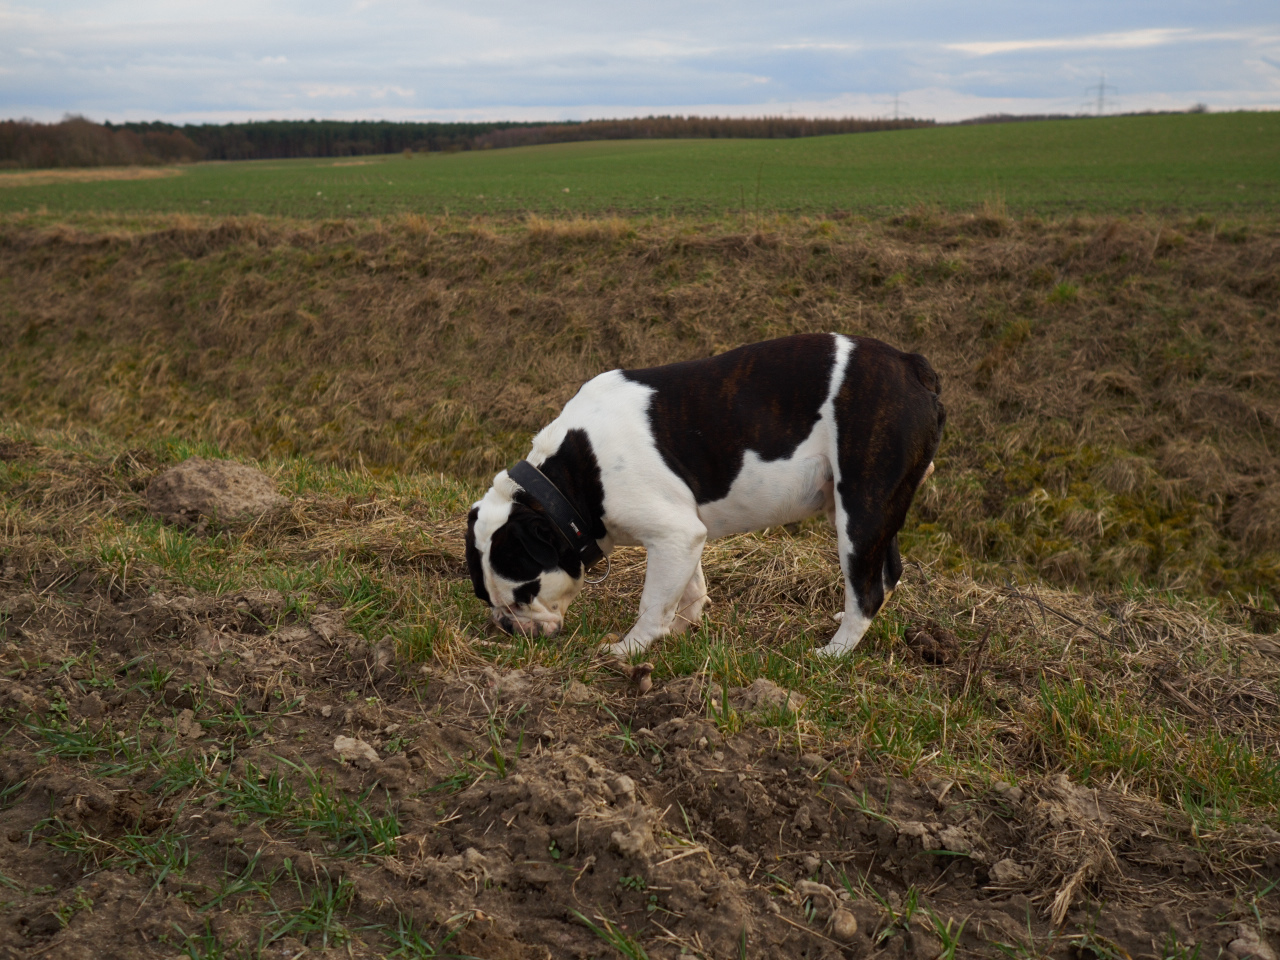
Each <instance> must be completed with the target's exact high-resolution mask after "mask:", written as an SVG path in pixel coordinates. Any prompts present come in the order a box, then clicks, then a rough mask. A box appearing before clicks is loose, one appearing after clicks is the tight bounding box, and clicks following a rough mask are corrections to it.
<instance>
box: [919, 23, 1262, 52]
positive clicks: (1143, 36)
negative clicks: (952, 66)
mask: <svg viewBox="0 0 1280 960" xmlns="http://www.w3.org/2000/svg"><path fill="white" fill-rule="evenodd" d="M1267 40H1274V38H1273V37H1266V36H1259V35H1257V34H1248V33H1200V32H1197V31H1195V30H1192V29H1190V28H1188V27H1155V28H1151V29H1146V30H1127V31H1124V32H1122V33H1094V34H1090V35H1088V36H1083V37H1053V38H1050V39H1045V40H994V41H978V42H972V43H947V44H944V45H943V46H944V47H945V48H946V49H947V50H955V51H958V52H960V53H968V54H972V55H973V56H978V57H988V56H991V55H992V54H997V53H1023V52H1026V51H1032V50H1045V51H1048V50H1137V49H1142V48H1144V47H1163V46H1167V45H1169V44H1172V43H1191V42H1199V43H1204V42H1208V41H1227V42H1231V41H1235V42H1258V41H1262V42H1265V41H1267Z"/></svg>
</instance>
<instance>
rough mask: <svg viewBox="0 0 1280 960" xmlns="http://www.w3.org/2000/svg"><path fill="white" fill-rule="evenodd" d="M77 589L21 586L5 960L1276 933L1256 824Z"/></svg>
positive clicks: (1024, 944)
mask: <svg viewBox="0 0 1280 960" xmlns="http://www.w3.org/2000/svg"><path fill="white" fill-rule="evenodd" d="M65 572H66V571H65V570H64V569H61V568H60V567H59V563H58V561H57V559H56V558H53V557H43V558H39V557H36V558H33V557H26V558H25V560H24V563H23V566H22V568H21V571H19V568H18V567H17V566H15V565H13V564H9V565H6V566H5V567H4V568H3V578H0V610H3V611H4V612H3V616H2V623H0V633H2V634H3V640H2V641H0V643H2V647H0V665H2V667H3V679H2V680H0V702H2V703H3V711H4V713H5V716H6V718H7V720H8V721H9V723H10V726H9V729H8V730H7V731H6V733H5V734H4V735H3V737H2V738H0V743H2V745H3V746H2V751H3V752H2V753H0V797H2V798H3V804H4V809H3V811H2V812H0V837H3V838H7V839H6V840H0V875H3V877H4V882H5V883H6V885H8V886H9V887H10V889H11V890H12V891H13V895H12V896H10V897H8V898H7V902H6V903H5V904H4V905H2V906H0V952H2V953H3V955H5V956H14V957H16V956H27V955H35V954H37V953H39V954H41V955H45V956H56V957H67V958H76V957H85V958H89V957H129V958H138V957H157V958H159V957H170V956H173V955H174V953H175V951H187V952H188V953H189V955H192V956H210V955H222V954H219V953H217V951H218V950H223V951H226V952H227V955H231V953H232V952H234V951H241V952H242V953H243V954H244V955H255V956H256V955H259V952H260V951H264V950H266V949H267V948H268V947H269V948H270V955H273V956H274V955H281V956H294V955H296V954H298V953H299V952H300V951H303V950H305V949H307V948H311V949H313V950H319V949H323V948H325V947H326V946H327V947H330V948H333V947H340V948H342V950H343V952H344V953H349V955H351V956H381V955H386V954H387V953H388V952H390V951H391V950H393V949H397V948H404V950H405V951H406V955H414V954H412V953H411V952H410V946H408V945H411V944H414V943H417V944H419V945H421V944H423V943H428V942H429V943H432V944H434V945H435V946H436V947H438V948H439V949H440V950H441V952H442V953H444V954H446V955H447V954H449V953H450V952H453V953H456V954H459V955H469V956H476V957H485V958H493V960H504V958H557V960H558V958H565V957H578V958H588V957H602V956H612V955H623V956H629V957H639V956H648V957H652V958H664V960H666V958H672V960H674V958H675V957H677V956H690V955H691V956H703V957H714V958H720V957H739V956H743V955H747V956H760V955H775V956H785V957H809V958H819V957H830V958H835V957H863V956H869V955H877V956H884V957H893V958H897V957H908V958H920V960H924V958H934V957H937V956H939V955H944V954H946V952H947V951H949V950H953V948H955V949H958V950H960V951H962V952H969V953H980V954H984V955H990V954H994V953H995V952H996V951H997V949H1004V948H1003V947H1000V945H1001V944H1003V945H1006V947H1007V948H1008V949H1012V950H1025V951H1027V953H1028V955H1032V953H1034V952H1036V951H1040V952H1042V953H1045V954H1050V955H1055V956H1063V957H1067V956H1070V957H1080V956H1086V955H1094V956H1104V955H1107V954H1105V953H1103V952H1102V951H1103V950H1104V949H1109V950H1113V951H1115V952H1114V953H1113V954H1112V955H1125V954H1127V955H1130V956H1140V955H1150V954H1152V953H1153V952H1157V951H1159V950H1161V949H1165V948H1166V947H1167V946H1168V944H1170V943H1177V944H1183V945H1188V946H1189V945H1192V944H1195V945H1197V946H1198V948H1199V950H1200V951H1201V955H1202V956H1213V955H1216V954H1217V952H1218V951H1219V949H1226V948H1227V947H1228V945H1229V944H1236V943H1237V941H1242V940H1245V941H1247V944H1254V945H1256V949H1257V950H1259V951H1261V950H1263V949H1269V947H1267V945H1266V939H1267V937H1268V936H1269V935H1270V934H1272V933H1274V932H1275V931H1276V930H1277V929H1280V910H1278V908H1277V904H1276V902H1275V897H1274V896H1273V895H1270V894H1268V895H1266V896H1261V895H1252V894H1245V895H1244V896H1243V898H1242V897H1241V896H1238V895H1237V894H1236V893H1235V890H1236V889H1238V888H1236V887H1232V886H1230V883H1233V882H1235V883H1240V882H1243V880H1244V879H1247V877H1248V876H1250V874H1249V870H1248V867H1250V866H1252V867H1253V868H1256V869H1258V870H1260V871H1266V870H1272V871H1273V870H1274V869H1275V868H1276V867H1280V834H1277V833H1275V831H1272V830H1270V829H1269V828H1267V827H1262V826H1259V827H1256V828H1250V829H1251V830H1252V831H1253V832H1252V833H1251V834H1249V835H1248V836H1242V835H1237V836H1236V837H1235V839H1234V840H1233V841H1232V842H1233V843H1235V844H1236V846H1235V847H1230V844H1228V843H1227V841H1226V840H1225V839H1224V840H1223V841H1222V843H1218V842H1217V841H1216V840H1215V838H1213V837H1209V838H1206V837H1198V838H1197V837H1193V836H1192V835H1191V833H1190V831H1188V830H1187V829H1185V826H1182V825H1179V824H1177V823H1172V822H1170V821H1169V820H1168V817H1167V813H1166V812H1163V811H1158V810H1155V809H1154V808H1151V807H1147V806H1143V805H1142V804H1141V803H1139V802H1137V801H1135V800H1133V799H1132V798H1131V797H1128V796H1126V795H1125V794H1124V793H1123V792H1120V791H1114V790H1108V789H1102V788H1099V789H1086V788H1084V787H1082V786H1081V785H1079V784H1075V783H1073V782H1071V781H1070V780H1069V779H1068V778H1067V777H1065V776H1063V775H1060V774H1059V775H1053V776H1050V777H1047V778H1045V779H1043V780H1041V781H1039V782H1035V783H1031V784H1027V785H1024V786H1023V787H1018V786H1012V785H1009V784H1006V783H994V784H975V783H959V782H955V781H952V780H945V779H929V780H927V781H922V780H917V779H913V778H910V777H903V776H901V775H894V774H893V773H891V772H889V771H885V770H880V769H877V768H876V767H875V765H874V764H871V763H869V762H868V763H866V764H860V763H859V762H858V761H857V760H853V761H850V760H849V755H848V752H847V751H838V752H837V751H827V752H822V753H814V752H803V753H802V752H799V751H798V750H797V749H796V747H795V745H794V740H791V739H789V737H788V735H787V733H786V728H785V727H781V726H772V727H770V726H760V725H758V723H757V722H756V721H757V720H763V719H764V718H767V717H769V716H773V717H774V718H775V719H776V717H777V716H778V715H779V712H781V713H783V714H785V715H788V716H792V717H794V718H796V722H801V721H802V720H803V718H804V716H805V711H806V710H807V709H808V706H807V705H806V704H805V703H804V701H803V699H802V698H800V697H799V696H798V695H796V694H794V693H792V692H790V691H787V690H786V689H784V688H781V687H779V686H778V685H776V684H773V683H770V682H769V681H760V680H757V681H756V682H755V683H753V684H752V685H751V686H749V687H731V688H728V689H727V690H725V689H724V688H722V687H720V686H718V685H716V684H713V683H709V682H708V680H707V678H705V677H704V676H703V675H701V674H698V675H692V676H685V677H678V678H670V679H665V680H660V681H658V682H657V683H655V684H654V685H653V688H652V690H651V691H649V692H647V693H644V694H637V692H636V688H635V686H634V685H633V684H631V683H630V682H629V681H628V679H627V678H626V677H623V676H617V677H616V679H614V680H607V679H605V680H600V679H599V678H601V677H604V678H607V677H610V676H612V674H610V673H609V672H607V671H601V672H599V673H598V674H595V675H593V676H595V677H596V678H597V681H598V682H595V683H592V684H589V685H588V684H586V683H583V682H582V679H580V678H579V677H577V676H574V675H572V674H568V673H566V672H565V671H559V670H554V669H549V668H546V667H542V666H536V665H535V666H529V667H525V668H515V669H512V668H498V667H495V666H491V665H490V666H459V667H453V668H448V667H445V666H444V665H442V664H435V665H429V666H427V667H424V668H421V669H420V668H418V667H417V666H415V665H413V664H409V663H406V662H403V661H397V660H396V659H395V658H394V655H393V654H392V653H390V652H389V648H388V647H386V646H385V645H370V644H369V643H368V642H367V641H366V640H364V639H362V638H360V637H359V636H357V635H356V634H355V633H353V632H352V631H351V630H350V628H349V627H348V626H347V622H346V615H345V614H344V612H343V611H342V610H338V609H317V610H313V611H311V612H310V613H309V614H307V615H305V616H302V617H299V616H298V615H297V612H296V610H293V609H292V608H291V607H290V606H289V604H288V602H287V601H286V599H285V598H284V597H283V596H282V595H281V594H279V593H276V592H273V591H269V590H257V591H248V592H243V593H239V594H232V595H227V596H221V597H214V596H207V595H198V594H191V595H171V594H166V593H159V592H147V591H142V590H139V591H136V592H128V593H121V592H120V591H118V590H117V591H111V590H108V589H106V588H105V586H104V585H102V584H99V583H97V582H95V581H88V582H83V581H80V580H78V579H77V580H73V581H67V580H66V578H65ZM68 583H70V584H72V586H68ZM59 584H61V585H62V589H50V587H51V586H53V587H57V586H58V585H59ZM379 665H380V666H381V669H379ZM726 696H727V701H726V702H722V700H725V698H726ZM1244 844H1247V845H1248V848H1249V849H1248V853H1247V856H1243V855H1242V845H1244ZM1228 847H1230V849H1228ZM1242 856H1243V859H1242ZM1224 881H1225V882H1226V883H1225V884H1224ZM1246 889H1247V888H1246ZM1157 891H1158V893H1157ZM1250 897H1251V899H1250ZM1255 907H1256V909H1257V911H1258V912H1257V913H1256V914H1255V913H1254V912H1253V910H1254V909H1255ZM1256 917H1261V919H1262V923H1261V925H1260V926H1259V924H1258V923H1257V922H1256V919H1254V920H1251V918H1256ZM1228 920H1229V921H1230V922H1225V921H1228ZM1171 938H1172V939H1171ZM1231 949H1232V950H1233V951H1235V952H1236V953H1237V955H1239V949H1237V947H1236V946H1231ZM1240 949H1243V948H1240ZM1088 950H1091V951H1093V953H1092V954H1088V953H1086V952H1085V951H1088ZM255 951H258V952H255ZM628 951H629V952H628ZM640 951H643V953H642V952H640ZM261 955H267V954H266V953H261Z"/></svg>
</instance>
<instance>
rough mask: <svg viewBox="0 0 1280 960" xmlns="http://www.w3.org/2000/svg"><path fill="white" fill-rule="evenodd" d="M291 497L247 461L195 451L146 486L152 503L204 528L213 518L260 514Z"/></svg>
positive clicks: (165, 514)
mask: <svg viewBox="0 0 1280 960" xmlns="http://www.w3.org/2000/svg"><path fill="white" fill-rule="evenodd" d="M287 503H288V501H287V500H285V498H284V497H282V496H280V494H279V493H277V492H276V482H275V481H274V480H272V479H271V478H270V477H269V476H267V475H266V474H265V473H263V472H262V471H261V470H258V469H257V468H256V467H251V466H249V465H248V464H244V463H237V462H236V461H234V460H206V459H205V458H204V457H191V458H190V459H188V460H184V461H183V462H182V463H180V464H178V465H177V466H175V467H171V468H169V469H168V470H166V471H164V473H162V474H160V475H159V476H158V477H156V478H155V479H154V480H152V481H151V484H150V485H149V486H148V487H147V509H148V510H149V511H150V512H151V513H152V514H153V515H155V516H157V517H159V518H160V519H162V520H166V521H168V522H169V523H176V524H178V525H179V526H184V527H195V528H197V529H199V530H203V529H205V528H206V527H208V525H209V524H210V523H222V524H230V523H236V522H239V521H245V520H257V519H260V518H261V517H263V516H265V515H267V514H269V513H271V512H273V511H277V510H280V509H282V508H283V507H284V506H286V505H287Z"/></svg>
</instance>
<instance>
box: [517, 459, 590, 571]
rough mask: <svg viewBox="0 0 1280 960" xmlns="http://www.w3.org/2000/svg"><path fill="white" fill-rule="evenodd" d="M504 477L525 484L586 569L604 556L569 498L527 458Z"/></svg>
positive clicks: (530, 494) (523, 485) (526, 490)
mask: <svg viewBox="0 0 1280 960" xmlns="http://www.w3.org/2000/svg"><path fill="white" fill-rule="evenodd" d="M507 476H509V477H510V478H511V479H512V480H514V481H515V482H516V483H518V484H520V486H522V487H524V489H525V492H526V493H528V494H529V496H531V497H533V499H535V500H537V501H538V502H539V503H540V504H542V509H543V511H544V512H545V513H546V515H547V519H549V520H550V521H551V523H552V524H553V525H554V526H555V528H556V529H557V530H559V531H560V535H561V536H562V537H564V538H565V540H566V541H567V542H568V544H569V546H571V547H573V549H574V550H576V551H578V556H579V557H581V558H582V566H583V567H584V568H585V569H588V570H590V569H591V568H592V567H593V566H595V565H596V564H597V563H598V562H599V561H600V560H601V559H602V558H603V557H604V551H603V550H601V549H600V545H599V544H598V543H596V541H595V538H594V537H592V536H591V533H590V532H589V530H588V528H587V524H586V521H584V520H583V519H582V515H581V514H579V513H578V511H577V510H576V509H574V506H573V504H572V503H570V502H569V500H568V498H566V497H565V495H564V494H563V493H561V492H560V491H559V490H558V489H556V485H555V484H554V483H552V482H551V481H550V480H548V479H547V478H546V477H545V476H543V474H542V471H541V470H539V469H538V468H537V467H535V466H534V465H533V464H531V463H530V462H529V461H528V460H521V461H520V462H519V463H517V464H516V465H515V466H514V467H512V468H511V469H509V470H508V471H507Z"/></svg>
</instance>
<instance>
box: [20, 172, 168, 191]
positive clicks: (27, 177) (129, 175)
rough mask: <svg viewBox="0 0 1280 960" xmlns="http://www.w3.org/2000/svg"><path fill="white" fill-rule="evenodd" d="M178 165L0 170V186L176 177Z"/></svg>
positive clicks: (32, 185) (31, 185)
mask: <svg viewBox="0 0 1280 960" xmlns="http://www.w3.org/2000/svg"><path fill="white" fill-rule="evenodd" d="M181 173H182V170H181V169H180V168H178V167H81V168H76V169H64V170H24V171H22V172H20V173H10V172H8V171H4V172H0V187H35V186H41V185H43V184H47V183H96V182H98V181H102V180H154V179H156V178H158V177H176V176H179V175H180V174H181Z"/></svg>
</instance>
